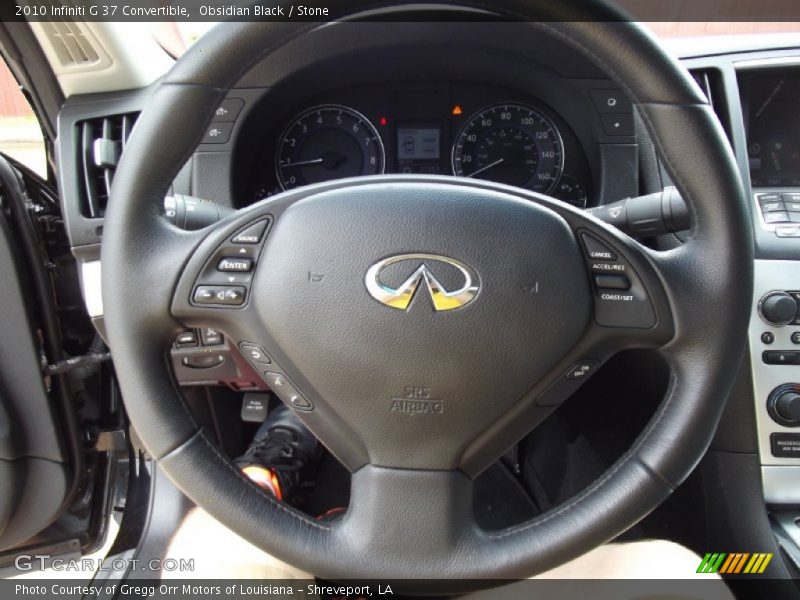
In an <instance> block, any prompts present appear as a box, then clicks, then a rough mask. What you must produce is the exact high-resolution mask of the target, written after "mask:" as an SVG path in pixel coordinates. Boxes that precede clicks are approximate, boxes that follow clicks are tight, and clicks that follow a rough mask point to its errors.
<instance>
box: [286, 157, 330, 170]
mask: <svg viewBox="0 0 800 600" xmlns="http://www.w3.org/2000/svg"><path fill="white" fill-rule="evenodd" d="M322 161H323V159H322V158H315V159H313V160H300V161H297V162H293V163H286V164H285V165H283V168H284V169H289V168H291V167H306V166H308V165H321V164H322Z"/></svg>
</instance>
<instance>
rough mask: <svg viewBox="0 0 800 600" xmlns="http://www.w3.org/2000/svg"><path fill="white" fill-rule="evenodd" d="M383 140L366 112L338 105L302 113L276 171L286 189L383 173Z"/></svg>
mask: <svg viewBox="0 0 800 600" xmlns="http://www.w3.org/2000/svg"><path fill="white" fill-rule="evenodd" d="M385 161H386V157H385V154H384V150H383V142H382V141H381V138H380V136H379V135H378V132H377V131H376V129H375V127H374V126H373V125H372V123H370V122H369V120H368V119H367V118H366V117H365V116H364V115H362V114H361V113H359V112H357V111H355V110H353V109H352V108H348V107H346V106H339V105H334V104H327V105H324V106H315V107H313V108H309V109H308V110H306V111H304V112H302V113H300V114H299V115H297V116H296V117H295V118H294V119H292V120H291V121H290V123H289V125H288V126H287V127H286V129H284V131H283V134H282V135H281V137H280V140H279V141H278V149H277V151H276V164H275V170H276V173H277V176H278V181H279V182H280V185H281V187H282V188H283V189H285V190H289V189H292V188H296V187H298V186H301V185H307V184H310V183H319V182H322V181H329V180H331V179H341V178H342V177H356V176H358V175H377V174H379V173H383V169H384V164H385Z"/></svg>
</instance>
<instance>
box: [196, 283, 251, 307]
mask: <svg viewBox="0 0 800 600" xmlns="http://www.w3.org/2000/svg"><path fill="white" fill-rule="evenodd" d="M246 293H247V290H246V288H244V287H242V286H238V285H236V286H234V285H227V286H226V285H201V286H198V288H197V289H196V290H195V292H194V301H195V302H197V303H198V304H222V305H226V306H240V305H242V304H244V298H245V294H246Z"/></svg>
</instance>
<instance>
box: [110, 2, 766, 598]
mask: <svg viewBox="0 0 800 600" xmlns="http://www.w3.org/2000/svg"><path fill="white" fill-rule="evenodd" d="M389 4H390V3H389V2H380V1H378V2H375V1H365V0H362V1H358V2H354V1H352V0H347V1H344V0H342V1H341V2H329V3H328V5H329V7H330V9H331V11H332V14H333V17H334V18H346V17H347V18H352V17H353V16H354V15H357V14H360V13H363V11H367V10H373V9H380V8H384V7H386V6H388V5H389ZM408 4H416V3H415V2H409V3H408ZM457 5H458V6H461V7H466V8H472V9H478V10H482V9H486V7H484V6H482V5H481V3H480V2H477V1H476V2H473V1H471V0H461V1H460V2H458V3H457ZM491 10H492V12H494V13H497V14H499V15H501V16H502V17H505V18H509V19H513V20H522V21H526V22H527V26H529V27H530V32H531V38H530V39H531V42H530V43H531V44H534V43H535V40H536V37H537V36H540V35H553V36H556V37H558V38H560V39H561V40H563V41H564V42H565V43H567V44H569V45H571V46H573V47H574V48H576V49H578V50H579V51H580V52H582V53H584V54H585V55H586V56H587V57H589V58H590V59H591V60H592V61H594V62H595V63H596V64H597V65H599V66H600V67H602V68H603V69H604V70H605V72H607V73H608V75H609V76H610V77H612V78H613V79H614V80H615V81H616V82H617V83H618V84H619V85H620V86H621V87H622V88H623V89H624V90H625V91H626V93H627V94H628V95H629V96H630V98H631V100H632V101H633V102H634V104H635V106H636V108H637V110H638V111H639V114H640V115H641V116H642V119H643V120H644V122H645V124H646V126H647V128H648V130H649V132H650V134H651V136H652V138H653V141H654V142H655V144H656V146H657V148H658V150H659V153H660V155H661V157H662V159H663V161H664V164H665V166H666V168H667V169H668V171H669V173H670V175H671V177H672V178H673V181H674V182H675V184H676V185H677V187H678V188H679V190H680V191H681V193H682V194H683V197H684V199H685V200H686V202H687V203H688V205H689V207H690V212H691V215H692V227H691V233H690V235H689V237H688V239H687V241H686V242H685V243H684V244H683V245H682V246H680V247H678V248H675V249H673V250H670V251H664V252H657V251H653V250H651V249H648V248H646V247H645V246H643V245H641V244H639V243H638V242H636V241H634V240H632V239H631V238H629V237H627V236H626V235H624V234H622V233H620V232H619V231H617V230H615V229H614V228H612V227H609V226H607V225H605V224H603V223H601V222H600V221H598V220H596V219H595V218H593V217H592V216H590V215H588V214H585V213H583V212H581V211H578V210H575V209H573V208H572V207H570V206H568V205H566V204H565V203H562V202H559V201H557V200H554V199H552V198H549V197H547V196H544V195H540V194H536V193H532V192H528V191H525V190H521V189H517V188H513V187H508V186H503V185H498V184H492V183H489V182H485V181H475V180H471V179H461V178H453V177H436V176H430V177H423V176H394V175H389V176H376V177H365V178H357V179H348V180H340V181H334V182H328V183H323V184H318V185H313V186H308V187H304V188H301V189H297V190H293V191H289V192H286V193H283V194H280V195H278V196H275V197H272V198H269V199H267V200H264V201H261V202H259V203H257V204H255V205H253V206H250V207H248V208H245V209H242V210H240V211H238V212H237V213H235V214H234V215H231V216H229V217H228V218H226V219H224V220H223V221H221V222H219V223H218V224H216V225H214V226H210V227H207V228H206V229H203V230H201V231H194V232H187V231H181V230H179V229H177V228H176V227H174V226H172V225H171V224H169V223H168V222H167V221H166V220H165V219H164V218H163V217H162V216H161V215H160V211H159V207H160V205H161V204H162V201H163V198H164V196H165V194H166V193H167V190H168V188H169V185H170V182H171V181H172V180H173V178H174V177H175V175H176V173H177V172H178V170H179V168H180V167H181V166H182V165H183V164H184V163H185V162H186V161H187V160H188V158H189V157H190V156H191V154H192V152H193V151H194V148H195V147H196V146H197V144H198V143H199V142H200V139H201V135H202V133H203V131H204V125H206V124H208V123H209V122H210V121H211V118H212V115H213V112H214V110H215V108H216V107H217V106H218V104H219V102H220V101H221V100H222V99H223V97H224V96H225V93H226V91H227V90H228V89H230V88H231V86H232V85H234V83H235V82H236V81H237V80H238V79H239V77H240V76H241V75H242V74H243V73H245V72H246V71H247V69H248V68H250V67H251V66H252V65H254V64H255V62H256V61H258V60H261V59H263V58H264V57H266V56H268V55H269V54H270V53H272V52H274V51H275V50H276V49H278V48H280V47H282V46H283V45H285V44H287V43H288V42H290V41H291V40H293V39H295V38H297V37H298V36H301V35H304V34H307V33H309V32H311V31H313V30H314V29H316V28H317V27H319V26H320V25H319V24H308V23H306V24H302V23H268V24H266V23H228V24H225V25H222V26H219V27H217V28H216V29H215V30H213V31H212V32H211V33H209V34H208V35H207V36H206V37H204V38H202V39H201V40H200V41H199V42H198V43H197V44H196V45H195V46H194V47H193V48H192V49H191V50H190V51H189V52H187V54H186V55H185V56H184V57H183V58H181V59H180V60H179V61H178V62H177V63H176V64H175V66H174V68H173V69H172V70H171V71H170V73H169V74H167V75H166V77H165V78H164V80H163V81H162V82H161V83H160V84H159V86H158V88H157V90H156V91H155V93H154V95H153V96H152V98H151V100H150V102H149V104H148V106H147V108H146V110H145V111H144V112H143V114H142V115H141V117H140V119H139V122H138V124H137V127H136V130H135V132H134V133H133V135H132V137H131V139H130V142H129V144H128V146H127V148H126V151H125V154H124V156H123V157H122V160H121V162H120V165H119V168H118V171H117V174H116V178H115V181H114V188H113V197H112V201H111V203H110V208H109V211H108V216H107V219H106V222H105V235H104V236H103V237H104V240H103V248H102V276H103V300H104V306H105V315H106V316H105V319H106V324H107V330H108V337H109V341H110V346H111V349H112V352H113V356H114V360H115V364H116V366H117V374H118V377H119V384H120V386H121V389H122V392H123V396H124V399H125V405H126V408H127V410H128V413H129V415H130V419H131V422H132V424H133V426H134V427H135V429H136V431H137V433H138V434H139V436H140V437H141V440H142V442H143V443H144V445H145V447H146V448H147V450H148V452H149V453H150V454H151V455H152V456H153V457H154V458H155V459H157V460H158V463H159V465H160V466H161V468H162V469H163V470H164V471H165V472H166V474H167V475H168V476H169V477H170V478H171V479H172V480H173V481H174V482H175V484H176V485H177V486H178V487H179V488H180V489H181V490H182V491H183V492H184V493H186V494H187V495H188V496H189V497H190V498H191V499H192V500H193V501H194V502H196V503H197V505H198V506H200V507H202V508H204V509H205V510H207V511H208V512H209V513H210V514H211V515H213V516H214V517H216V518H217V519H219V520H220V521H221V522H222V523H224V524H225V525H227V526H228V527H230V528H231V529H232V530H234V531H235V532H237V533H239V534H240V535H242V536H243V537H244V538H246V539H247V540H249V541H250V542H252V543H253V544H255V545H256V546H258V547H260V548H262V549H264V550H266V551H268V552H270V553H272V554H273V555H275V556H277V557H279V558H281V559H283V560H285V561H287V562H288V563H291V564H294V565H296V566H299V567H302V568H303V569H306V570H308V571H310V572H311V573H314V574H315V575H318V576H321V577H325V578H328V579H344V578H373V579H375V578H377V579H380V578H398V579H400V578H429V579H430V578H449V579H448V580H447V581H444V580H443V581H442V582H441V583H440V584H439V589H438V591H454V590H455V589H458V588H459V587H460V586H461V584H459V583H458V581H455V579H457V578H464V579H491V578H522V577H528V576H530V575H532V574H535V573H538V572H541V571H544V570H546V569H549V568H552V567H555V566H557V565H559V564H561V563H563V562H565V561H567V560H570V559H572V558H574V557H576V556H579V555H580V554H582V553H585V552H587V551H588V550H590V549H592V548H593V547H595V546H597V545H599V544H602V543H604V542H606V541H608V540H610V539H612V538H614V537H615V536H617V535H618V534H620V533H621V532H623V531H625V530H626V529H628V528H629V527H630V526H632V525H633V524H634V523H636V522H637V521H638V520H639V519H641V518H642V517H643V516H644V515H646V514H647V513H648V512H649V511H651V510H652V509H653V508H655V507H656V506H658V504H659V503H661V502H662V501H663V500H664V499H665V498H666V497H667V496H668V495H669V494H670V492H671V491H672V490H673V489H674V488H675V487H676V486H677V485H679V484H680V483H681V481H682V480H683V479H684V478H685V477H686V476H687V475H688V474H689V472H690V471H691V470H692V468H693V467H694V466H695V464H696V463H697V462H698V461H699V460H700V458H701V457H702V455H703V454H704V452H705V451H706V449H707V448H708V445H709V443H710V440H711V438H712V435H713V433H714V431H715V428H716V425H717V422H718V419H719V417H720V413H721V411H722V409H723V408H724V405H725V401H726V398H727V396H728V393H729V391H730V387H731V385H732V374H733V372H734V368H735V366H736V365H737V364H738V360H739V358H740V356H741V353H742V351H743V347H744V341H745V339H746V338H745V333H746V328H747V322H748V315H749V311H750V301H751V291H752V264H753V256H752V244H751V241H750V240H751V234H750V225H749V216H748V215H749V213H748V210H747V207H746V203H745V194H744V191H743V187H742V183H741V180H740V176H739V173H738V170H737V167H736V164H735V161H734V158H733V156H732V152H731V150H730V147H729V145H728V143H727V141H726V138H725V135H724V133H723V131H722V129H721V127H720V125H719V123H718V121H717V119H716V117H715V116H714V113H713V111H712V109H711V108H710V106H709V105H708V103H707V101H706V99H705V98H704V96H703V95H702V93H701V92H700V90H699V89H698V88H697V86H696V85H695V84H694V82H693V81H692V80H691V78H690V77H689V75H688V73H687V72H686V71H685V70H684V69H683V68H682V67H681V66H680V65H679V64H678V63H677V62H675V61H674V60H673V59H671V58H670V57H668V56H667V55H666V54H665V53H664V52H663V51H662V50H661V49H660V47H659V45H658V44H657V42H656V41H654V39H653V38H652V37H651V36H650V34H648V33H647V32H646V31H645V30H643V29H642V28H641V27H640V26H638V25H636V24H635V23H630V22H625V21H624V20H623V19H621V18H619V16H618V15H616V14H614V13H611V12H608V9H607V8H602V7H598V5H597V3H596V2H588V1H586V0H567V1H562V2H559V3H553V2H549V1H539V2H531V1H527V0H495V1H494V2H493V3H492V7H491ZM575 15H580V19H581V20H577V19H576V18H575ZM231 256H233V257H235V258H244V259H247V260H249V261H252V264H253V265H254V270H253V271H252V272H250V273H244V274H242V273H239V274H236V275H235V276H234V279H233V280H231V279H229V277H230V276H231V274H230V273H219V272H218V271H217V265H218V263H219V261H220V260H221V259H223V258H225V257H231ZM609 274H610V275H611V276H612V279H606V278H604V277H603V276H605V275H609ZM598 276H600V277H598ZM202 326H206V327H214V328H217V329H219V330H221V331H222V332H224V333H225V335H226V336H227V337H228V338H229V339H230V340H232V341H233V342H235V343H237V344H239V343H244V344H251V345H254V346H256V347H257V349H258V352H257V353H256V354H258V355H259V356H260V357H261V358H262V362H261V363H257V364H258V366H259V367H260V370H261V371H262V372H263V373H264V374H265V375H264V376H265V378H266V380H267V381H268V382H271V383H272V384H273V385H272V387H273V389H274V390H275V391H276V393H278V394H279V396H280V397H281V398H282V399H283V400H284V402H286V403H287V404H288V405H289V406H290V407H292V408H293V409H294V411H295V412H296V414H297V415H298V416H299V417H300V418H301V419H302V420H303V421H304V422H305V423H306V424H307V425H308V427H309V428H310V429H311V430H312V431H313V432H314V433H315V434H316V435H317V437H319V439H320V440H321V441H322V442H323V443H324V444H325V446H327V448H328V449H329V450H330V451H331V452H332V453H333V454H334V455H335V456H336V457H338V458H339V460H341V461H342V462H343V463H344V464H345V465H346V466H347V467H348V468H349V469H350V470H351V472H352V483H351V486H352V489H351V503H350V506H349V508H348V510H347V512H346V514H345V515H344V516H343V517H341V518H340V519H338V520H335V521H332V522H321V521H318V520H315V519H312V518H310V517H308V516H306V515H304V514H302V513H300V512H298V511H296V510H294V509H293V508H291V507H289V506H287V505H286V504H283V503H281V502H279V501H277V500H275V499H274V498H273V497H272V496H270V495H269V494H267V493H265V492H264V491H263V490H261V489H260V488H259V487H257V486H256V485H254V484H253V483H252V482H250V481H249V480H248V479H246V478H245V477H243V476H242V475H241V473H240V472H239V471H238V470H237V469H235V468H234V467H233V466H232V464H231V463H230V461H229V460H228V459H227V458H226V457H225V456H223V455H222V454H221V453H220V452H219V450H218V449H217V448H216V447H215V445H214V444H213V443H212V442H211V441H209V438H208V436H207V435H206V433H205V432H204V431H203V430H202V429H201V428H200V427H199V426H198V424H197V423H196V422H195V420H194V419H193V418H192V415H191V414H190V413H189V411H188V410H187V408H186V406H185V405H184V403H183V401H182V399H181V394H180V392H179V390H178V387H177V385H176V384H175V381H174V377H173V375H172V373H171V370H170V367H169V364H168V360H167V359H166V357H167V354H166V352H167V348H168V347H169V345H170V344H171V342H172V341H173V340H174V337H175V336H176V335H177V333H179V332H180V331H182V330H184V329H185V328H186V327H202ZM627 348H651V349H656V351H657V352H659V353H660V354H661V355H662V356H663V358H664V359H665V361H666V363H667V364H668V365H669V367H670V369H671V380H670V385H669V389H668V392H667V394H666V397H665V398H664V400H663V401H662V403H661V405H660V407H659V409H658V410H657V411H656V414H655V415H654V416H653V417H652V420H651V421H650V422H649V423H648V425H647V427H646V429H645V430H644V431H643V432H642V433H641V435H640V436H639V437H638V438H637V440H636V441H635V443H634V444H633V445H632V447H631V448H630V449H629V450H628V451H627V452H626V453H625V454H624V455H623V456H622V457H621V458H620V459H619V460H618V461H617V462H616V463H615V464H614V465H613V466H611V467H610V468H609V469H608V471H607V472H605V473H604V474H603V475H602V476H601V477H600V478H599V479H598V480H597V481H595V482H594V483H593V484H592V485H591V486H589V487H588V488H587V489H585V490H584V491H583V492H582V493H580V494H579V495H577V496H576V497H574V498H572V499H571V500H569V501H568V502H566V503H565V504H563V505H561V506H558V507H556V508H554V509H553V510H550V511H549V512H547V513H545V514H542V515H540V516H538V517H537V518H535V519H533V520H531V521H529V522H525V523H523V524H520V525H517V526H514V527H511V528H509V529H505V530H502V531H497V532H488V531H484V530H482V529H480V528H479V527H478V526H477V525H476V522H475V519H474V517H473V514H472V481H473V479H474V478H475V476H477V475H478V474H479V473H480V472H481V471H482V470H483V469H485V468H486V467H487V466H489V465H490V464H491V463H492V462H494V461H495V460H497V459H498V458H499V457H500V456H501V455H502V454H503V453H504V452H505V451H506V450H507V449H508V448H509V447H510V446H512V445H513V444H514V443H515V442H517V441H518V440H519V439H521V438H522V437H523V436H524V435H526V434H527V433H528V432H529V431H531V430H532V429H533V428H534V427H535V426H536V424H538V423H540V422H541V421H542V420H543V419H544V418H545V417H546V416H547V415H548V414H549V413H551V412H552V411H553V410H554V409H555V408H556V407H557V406H558V405H559V404H560V403H561V402H563V401H564V400H565V399H566V398H567V397H569V396H570V394H571V393H572V392H574V391H575V389H576V388H577V387H578V386H579V385H580V383H581V381H582V379H584V378H585V377H586V376H587V375H589V374H591V372H593V371H594V370H595V369H597V368H598V366H600V365H601V364H602V363H603V361H605V360H607V359H608V358H609V357H611V356H612V355H613V354H615V353H617V352H619V351H620V350H622V349H627ZM276 378H277V379H276ZM597 401H598V402H612V401H613V400H612V399H599V398H598V400H597Z"/></svg>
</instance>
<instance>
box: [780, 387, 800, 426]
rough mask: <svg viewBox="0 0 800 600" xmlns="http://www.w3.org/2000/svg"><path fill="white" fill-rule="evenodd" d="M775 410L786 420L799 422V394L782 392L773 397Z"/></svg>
mask: <svg viewBox="0 0 800 600" xmlns="http://www.w3.org/2000/svg"><path fill="white" fill-rule="evenodd" d="M775 412H776V413H778V415H779V416H780V417H781V418H782V419H784V420H786V421H792V422H794V423H798V424H800V394H798V393H797V392H789V391H786V392H783V393H782V394H781V395H780V396H778V397H777V398H776V399H775Z"/></svg>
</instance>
